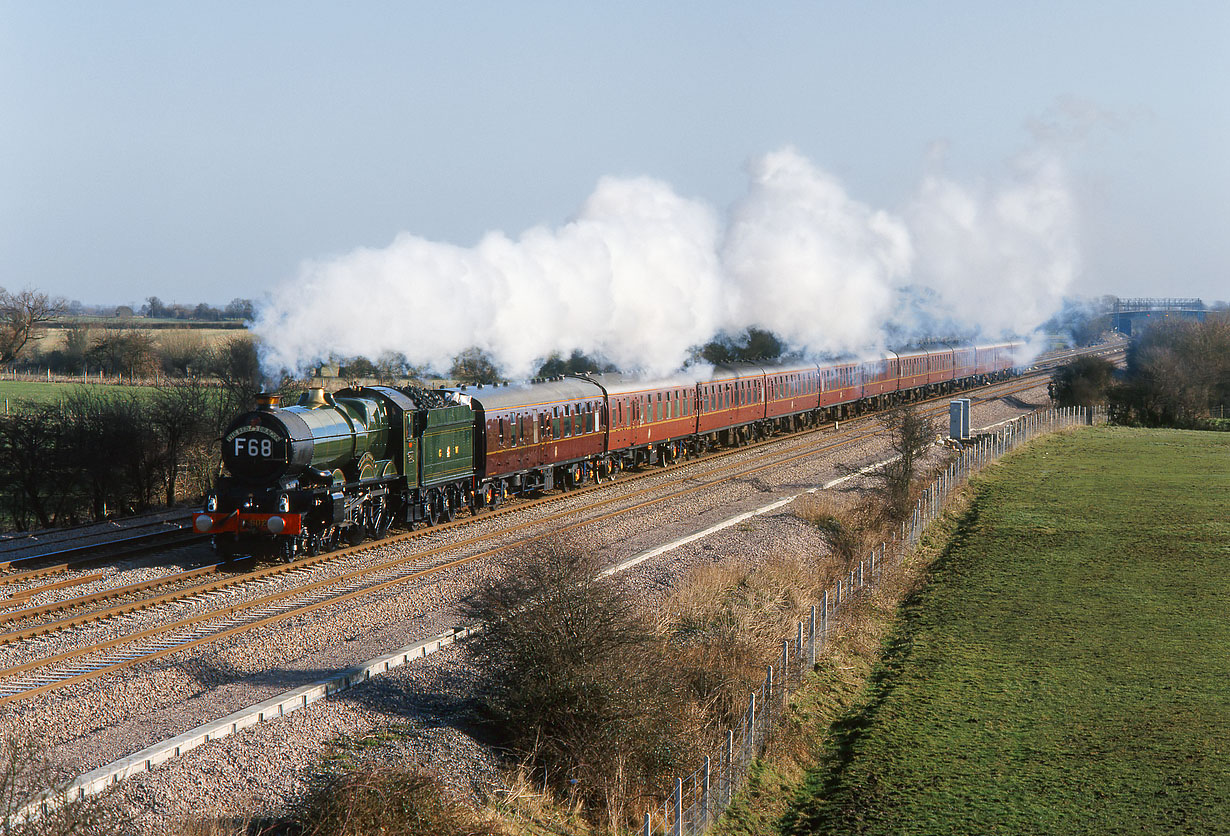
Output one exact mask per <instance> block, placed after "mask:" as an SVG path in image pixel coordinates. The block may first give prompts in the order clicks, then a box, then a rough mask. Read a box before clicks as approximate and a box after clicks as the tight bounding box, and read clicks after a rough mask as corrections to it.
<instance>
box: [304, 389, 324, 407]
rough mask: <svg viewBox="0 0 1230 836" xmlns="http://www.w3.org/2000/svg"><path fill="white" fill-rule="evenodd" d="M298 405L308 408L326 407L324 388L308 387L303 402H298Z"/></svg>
mask: <svg viewBox="0 0 1230 836" xmlns="http://www.w3.org/2000/svg"><path fill="white" fill-rule="evenodd" d="M299 403H301V404H303V405H304V406H310V407H317V406H327V405H328V402H327V401H326V400H325V387H323V386H312V387H310V388H309V389H308V390H307V392H305V393H304V395H303V400H301V401H299Z"/></svg>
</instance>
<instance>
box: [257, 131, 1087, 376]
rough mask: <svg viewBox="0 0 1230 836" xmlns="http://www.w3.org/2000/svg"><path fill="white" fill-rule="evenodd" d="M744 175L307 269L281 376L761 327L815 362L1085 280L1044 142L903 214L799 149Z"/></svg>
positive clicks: (1024, 319)
mask: <svg viewBox="0 0 1230 836" xmlns="http://www.w3.org/2000/svg"><path fill="white" fill-rule="evenodd" d="M748 176H749V183H748V190H747V193H746V194H745V195H744V197H743V198H742V199H740V200H739V201H738V202H737V203H736V204H735V205H734V206H733V207H731V208H730V210H729V212H728V213H727V214H726V215H725V216H724V217H720V216H719V213H718V211H717V210H715V209H714V208H713V207H710V206H708V205H706V204H704V203H702V202H700V201H697V200H693V199H689V198H686V197H683V196H681V195H679V194H677V193H675V192H674V190H673V189H672V188H671V187H670V186H669V185H667V184H665V183H662V182H660V181H658V180H654V179H651V178H644V177H642V178H626V179H625V178H613V177H606V178H603V179H601V180H600V181H599V182H598V184H597V187H596V188H595V190H594V192H593V194H592V195H590V197H589V198H588V199H587V200H586V201H585V203H584V205H582V207H581V208H580V210H579V211H578V213H577V215H576V217H575V218H574V219H572V220H571V221H569V222H568V223H565V224H563V225H562V226H559V227H558V228H547V227H535V228H532V229H529V230H527V231H525V232H523V233H522V234H521V235H519V236H518V237H516V238H512V237H509V236H508V235H506V234H504V233H502V232H492V233H489V234H487V235H486V236H485V237H484V238H483V239H482V240H481V241H479V242H478V244H477V245H475V246H473V247H459V246H455V245H453V244H447V243H442V242H437V241H429V240H426V239H424V238H421V237H419V236H416V235H413V234H410V233H403V234H401V235H399V236H398V237H397V238H396V239H395V240H394V241H393V242H392V243H391V244H390V245H389V246H387V247H385V248H382V249H368V248H362V249H358V250H355V251H354V252H351V253H349V254H347V255H343V256H341V257H338V258H334V259H329V260H323V261H314V262H308V263H306V264H304V265H303V266H302V268H301V270H300V274H299V276H298V278H297V279H295V280H294V281H292V282H288V283H286V285H285V286H283V287H281V288H279V290H278V291H277V292H276V293H275V294H274V295H273V297H272V300H271V301H269V302H267V303H266V304H265V305H264V306H263V307H262V309H261V310H260V311H259V313H258V318H257V322H256V324H255V326H254V331H255V332H256V333H257V335H258V336H259V337H260V338H261V341H262V344H263V356H262V362H263V364H264V366H265V368H266V370H267V371H269V372H271V373H275V374H276V373H277V372H278V371H280V370H283V369H285V370H291V371H300V370H303V369H305V368H307V367H308V366H310V365H312V364H315V363H318V362H321V361H323V360H326V359H328V358H329V357H349V356H356V355H363V356H366V357H368V358H377V357H379V356H381V355H384V354H388V353H401V354H404V355H405V356H406V358H407V359H408V360H409V361H410V362H411V363H413V364H415V365H420V366H428V367H430V368H433V369H436V370H440V371H446V370H447V369H448V368H449V365H450V364H451V361H452V359H453V357H455V356H456V355H457V354H459V353H460V352H461V351H463V350H464V349H466V348H469V347H471V346H477V347H478V348H480V349H482V350H483V351H485V352H487V353H488V354H489V355H490V356H491V357H492V359H493V360H494V361H495V363H496V364H497V365H498V366H499V367H500V370H501V372H502V373H503V374H504V375H505V376H507V377H509V378H514V379H515V378H524V377H528V376H530V375H532V374H533V373H534V371H535V370H536V368H537V366H538V364H539V363H540V362H541V361H542V360H543V358H545V357H547V356H549V355H551V354H552V353H559V354H560V355H562V356H567V355H568V354H569V353H570V352H572V351H573V350H580V351H582V352H584V353H586V354H588V355H590V356H594V357H600V358H602V359H604V360H606V361H609V362H611V363H614V364H615V365H617V366H618V367H620V368H621V369H623V370H625V371H641V372H643V373H645V374H651V375H652V374H667V373H670V372H672V371H675V370H676V369H678V368H679V367H680V366H681V365H683V364H684V362H685V361H686V360H687V359H688V358H689V356H690V352H691V349H692V348H693V347H695V346H698V345H700V344H703V343H705V342H707V341H708V340H710V339H711V338H713V337H714V336H715V335H717V334H719V333H723V332H724V333H728V334H732V333H739V332H742V331H743V330H745V329H747V328H749V327H755V328H761V329H764V330H768V331H772V332H773V333H774V334H777V335H778V336H779V337H781V338H782V339H783V340H784V341H785V342H786V343H787V344H788V345H789V347H790V348H791V349H793V350H795V351H799V352H802V353H805V354H808V355H820V354H829V355H831V354H839V353H848V352H865V351H871V350H876V349H879V348H883V347H885V345H886V344H887V343H888V341H889V340H890V339H891V340H892V341H893V342H894V343H896V342H900V341H901V340H903V339H907V338H909V337H912V336H927V335H932V334H936V333H944V334H951V333H962V334H965V335H967V336H969V337H971V338H974V337H977V338H982V339H998V338H1000V337H1004V336H1009V335H1019V334H1026V333H1028V332H1029V331H1030V330H1032V329H1033V328H1035V327H1036V326H1037V325H1039V324H1040V323H1042V322H1044V321H1045V320H1046V319H1047V318H1048V317H1050V316H1051V315H1052V314H1053V313H1054V312H1055V311H1056V310H1057V309H1058V308H1059V305H1060V300H1061V297H1062V295H1063V293H1064V291H1065V290H1066V289H1067V288H1068V286H1069V285H1070V283H1071V281H1072V279H1073V277H1074V275H1075V272H1076V264H1077V248H1076V239H1075V232H1074V226H1075V224H1074V216H1075V212H1074V200H1073V198H1072V196H1071V194H1070V193H1069V189H1068V187H1067V184H1066V180H1065V176H1064V172H1063V169H1062V167H1061V166H1060V165H1059V163H1058V161H1057V160H1056V159H1054V158H1053V157H1049V156H1047V155H1045V154H1042V153H1037V154H1034V155H1031V156H1023V157H1022V158H1020V159H1019V160H1016V161H1014V163H1013V164H1012V166H1011V168H1010V170H1009V172H1008V174H1007V176H1005V177H1002V178H1000V179H999V180H997V181H992V180H989V179H988V180H986V181H984V182H981V183H978V184H977V185H975V186H973V187H969V186H964V185H962V184H959V183H957V182H955V181H954V180H952V179H950V178H948V177H945V176H943V175H942V174H938V173H932V174H929V175H928V176H927V177H925V178H924V179H923V181H922V183H921V184H920V186H919V188H918V190H917V192H916V194H915V197H914V199H913V200H912V201H911V202H910V204H909V205H908V206H907V207H905V208H904V210H902V211H901V212H899V213H893V212H890V211H888V210H884V209H876V208H873V207H871V206H867V205H865V204H863V203H861V202H859V201H857V200H855V199H854V198H852V197H851V196H850V195H849V194H848V193H847V192H846V190H845V188H844V187H843V186H842V184H841V183H840V182H839V181H838V180H837V178H835V177H834V176H832V175H831V174H828V173H827V172H824V171H823V170H821V169H820V168H818V167H817V166H816V165H815V164H813V163H812V162H810V161H809V160H807V159H806V158H804V157H803V156H802V155H801V154H799V153H798V152H797V151H795V150H793V149H791V148H786V149H782V150H779V151H776V152H773V153H770V154H766V155H764V156H762V157H760V158H758V159H756V160H754V161H753V162H752V163H750V164H749V166H748ZM937 328H938V329H940V330H938V331H937V330H936V329H937Z"/></svg>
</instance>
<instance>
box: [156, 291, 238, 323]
mask: <svg viewBox="0 0 1230 836" xmlns="http://www.w3.org/2000/svg"><path fill="white" fill-rule="evenodd" d="M141 314H142V315H143V316H147V317H150V318H152V319H185V320H196V321H198V322H221V321H222V320H243V321H247V322H251V321H252V320H254V319H256V307H255V305H254V304H253V303H252V300H251V299H232V300H231V301H230V302H229V303H227V304H226V306H224V307H221V308H216V307H214V306H212V305H209V304H206V303H205V302H201V303H199V304H196V305H181V304H178V303H175V302H173V303H171V304H169V305H168V304H166V303H164V302H163V301H162V300H161V299H159V298H158V297H157V296H150V297H148V298H147V299H146V300H145V304H144V305H142V306H141Z"/></svg>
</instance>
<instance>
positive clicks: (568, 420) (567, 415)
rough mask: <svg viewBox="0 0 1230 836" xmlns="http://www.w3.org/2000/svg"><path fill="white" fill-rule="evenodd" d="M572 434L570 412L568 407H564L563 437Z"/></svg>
mask: <svg viewBox="0 0 1230 836" xmlns="http://www.w3.org/2000/svg"><path fill="white" fill-rule="evenodd" d="M570 435H572V413H571V412H570V411H569V409H568V407H564V438H568V437H569V436H570Z"/></svg>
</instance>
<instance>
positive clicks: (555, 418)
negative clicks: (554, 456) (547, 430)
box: [551, 406, 560, 438]
mask: <svg viewBox="0 0 1230 836" xmlns="http://www.w3.org/2000/svg"><path fill="white" fill-rule="evenodd" d="M559 430H560V424H559V407H558V406H557V407H555V410H554V412H553V414H552V416H551V437H552V438H559V437H560V434H559Z"/></svg>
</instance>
